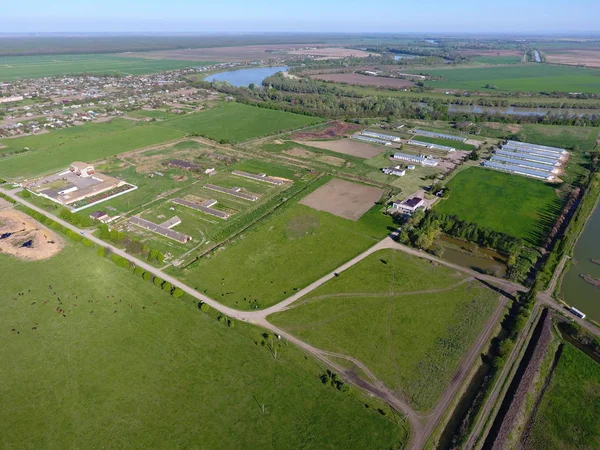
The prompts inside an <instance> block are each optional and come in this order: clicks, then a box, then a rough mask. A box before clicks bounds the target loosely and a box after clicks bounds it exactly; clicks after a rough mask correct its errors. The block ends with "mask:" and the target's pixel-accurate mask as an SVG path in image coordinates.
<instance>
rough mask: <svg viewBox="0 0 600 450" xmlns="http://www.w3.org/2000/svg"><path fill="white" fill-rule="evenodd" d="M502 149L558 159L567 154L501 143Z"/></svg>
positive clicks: (563, 158) (561, 159)
mask: <svg viewBox="0 0 600 450" xmlns="http://www.w3.org/2000/svg"><path fill="white" fill-rule="evenodd" d="M502 150H505V151H509V152H517V153H522V154H526V155H532V156H539V157H541V158H549V159H555V160H558V161H563V160H565V159H566V158H567V156H568V154H562V153H552V152H547V151H545V150H532V149H530V148H522V147H514V146H512V145H503V146H502Z"/></svg>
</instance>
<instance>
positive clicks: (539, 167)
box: [490, 156, 558, 173]
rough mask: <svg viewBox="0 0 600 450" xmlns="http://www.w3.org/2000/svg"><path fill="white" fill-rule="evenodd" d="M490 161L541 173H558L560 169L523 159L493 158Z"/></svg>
mask: <svg viewBox="0 0 600 450" xmlns="http://www.w3.org/2000/svg"><path fill="white" fill-rule="evenodd" d="M490 161H494V162H499V163H502V164H512V165H515V166H520V167H525V168H526V169H533V170H537V171H540V172H548V173H558V168H556V167H554V166H549V165H547V164H540V163H535V162H531V161H525V160H523V159H515V158H507V157H506V156H492V158H491V159H490Z"/></svg>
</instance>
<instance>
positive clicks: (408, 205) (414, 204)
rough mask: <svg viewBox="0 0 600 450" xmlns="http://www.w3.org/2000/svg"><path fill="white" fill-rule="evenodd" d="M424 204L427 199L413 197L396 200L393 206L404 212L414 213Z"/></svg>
mask: <svg viewBox="0 0 600 450" xmlns="http://www.w3.org/2000/svg"><path fill="white" fill-rule="evenodd" d="M424 205H425V200H423V199H422V198H420V197H412V198H409V199H408V200H405V201H403V202H394V203H393V205H392V207H393V208H394V209H395V210H397V211H399V212H402V213H403V214H408V215H412V213H414V212H415V211H416V210H417V209H419V208H422V207H423V206H424Z"/></svg>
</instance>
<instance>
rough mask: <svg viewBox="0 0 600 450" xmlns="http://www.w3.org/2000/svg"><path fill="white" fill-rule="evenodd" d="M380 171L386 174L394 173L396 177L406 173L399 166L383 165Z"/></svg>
mask: <svg viewBox="0 0 600 450" xmlns="http://www.w3.org/2000/svg"><path fill="white" fill-rule="evenodd" d="M381 171H382V172H383V173H385V174H386V175H396V176H397V177H403V176H404V175H406V170H404V169H402V168H401V167H400V166H392V167H384V168H383V169H381Z"/></svg>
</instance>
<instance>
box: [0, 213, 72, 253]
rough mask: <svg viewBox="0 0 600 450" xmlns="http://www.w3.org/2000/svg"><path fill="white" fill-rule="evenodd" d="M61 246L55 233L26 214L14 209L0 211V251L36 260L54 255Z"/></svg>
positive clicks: (60, 241) (61, 242) (61, 243)
mask: <svg viewBox="0 0 600 450" xmlns="http://www.w3.org/2000/svg"><path fill="white" fill-rule="evenodd" d="M24 245H25V246H24ZM62 246H63V241H62V240H61V239H60V238H59V237H58V236H57V235H56V233H54V232H53V231H50V229H48V228H46V227H45V226H43V225H42V224H40V223H38V222H37V221H35V220H34V219H32V218H31V217H29V216H28V215H26V214H24V213H22V212H20V211H15V210H7V211H0V253H3V254H8V255H12V256H16V257H17V258H21V259H27V260H32V261H37V260H41V259H47V258H50V257H52V256H54V255H56V254H57V253H58V252H59V251H60V250H61V249H62Z"/></svg>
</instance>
